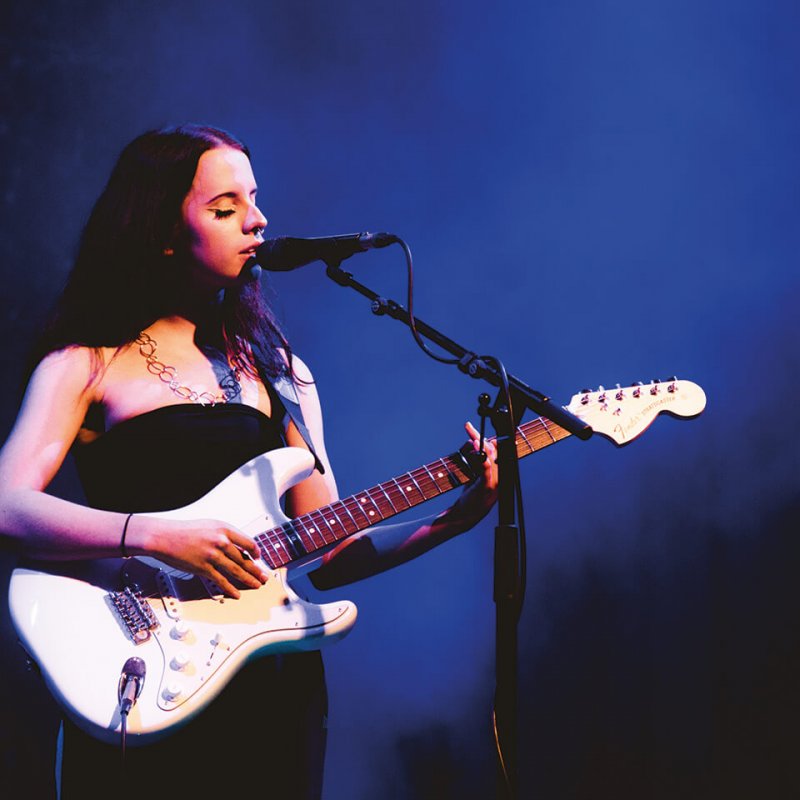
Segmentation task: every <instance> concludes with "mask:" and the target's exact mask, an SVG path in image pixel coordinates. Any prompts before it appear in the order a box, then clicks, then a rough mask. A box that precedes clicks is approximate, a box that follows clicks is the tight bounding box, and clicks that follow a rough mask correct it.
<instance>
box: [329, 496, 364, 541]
mask: <svg viewBox="0 0 800 800" xmlns="http://www.w3.org/2000/svg"><path fill="white" fill-rule="evenodd" d="M339 508H344V506H343V505H342V504H341V503H338V502H337V503H331V504H330V505H329V506H327V507H326V509H321V511H322V512H324V513H325V514H327V516H326V519H327V520H328V522H331V521H332V522H333V523H334V525H335V527H334V531H333V532H334V535H335V536H336V538H337V540H338V539H344V538H345V537H347V536H349V535H350V534H351V533H355V532H356V531H357V530H358V528H357V527H356V525H355V522H353V530H348V527H347V519H346V518H345V519H344V520H342V518H341V517H340V516H339V512H338V509H339ZM348 516H349V515H348ZM351 519H352V517H351Z"/></svg>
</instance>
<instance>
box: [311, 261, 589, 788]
mask: <svg viewBox="0 0 800 800" xmlns="http://www.w3.org/2000/svg"><path fill="white" fill-rule="evenodd" d="M326 263H327V267H328V268H327V270H326V274H327V276H328V277H329V278H330V279H331V280H333V281H334V282H335V283H338V284H339V285H340V286H345V287H350V288H352V289H355V290H356V291H357V292H359V293H360V294H362V295H363V296H364V297H366V298H368V299H369V300H370V301H371V302H372V313H373V314H376V315H378V316H384V315H388V316H390V317H392V318H393V319H396V320H398V321H400V322H403V323H405V324H406V325H407V326H409V327H411V318H410V315H409V313H408V311H407V310H406V309H405V308H403V306H401V305H399V304H398V303H397V302H395V301H394V300H389V299H386V298H383V297H380V296H379V295H378V294H376V293H375V292H373V291H372V290H371V289H369V288H368V287H366V286H364V284H362V283H359V282H358V281H357V280H355V279H354V278H353V276H352V274H351V273H349V272H345V271H344V270H342V269H341V267H340V264H341V261H335V260H334V259H331V260H329V261H327V262H326ZM414 328H416V330H417V331H418V332H419V333H421V334H422V335H423V336H425V337H426V338H427V339H429V340H430V341H432V342H434V343H435V344H437V345H438V346H439V347H441V348H442V349H443V350H446V351H447V352H449V353H451V354H452V355H453V356H454V358H455V359H456V362H455V363H456V365H457V366H458V368H459V369H460V370H461V371H462V372H465V373H466V374H467V375H470V376H471V377H473V378H476V379H477V378H480V379H482V380H484V381H486V382H487V383H490V384H492V385H493V386H498V387H500V392H499V393H498V395H497V399H496V400H495V403H494V405H493V406H492V407H491V408H490V407H489V398H488V396H487V395H482V396H481V397H480V399H479V408H478V413H479V415H480V416H481V417H482V418H483V417H489V418H490V419H491V421H492V425H493V426H494V429H495V431H496V433H497V442H496V444H497V470H498V525H497V527H496V528H495V548H494V559H495V563H494V602H495V610H496V614H495V619H496V643H495V672H496V693H495V720H494V725H495V737H496V744H497V752H498V771H497V797H498V798H499V799H501V800H516V798H517V796H518V795H517V790H518V768H517V747H518V745H517V654H518V635H517V624H518V621H519V616H520V612H521V592H520V590H521V586H520V557H519V556H520V538H519V528H518V526H517V523H516V516H515V513H516V501H517V497H521V494H519V492H518V487H519V471H518V461H517V447H516V430H517V426H518V425H519V423H520V421H521V414H522V413H524V410H525V408H529V409H531V410H532V411H533V412H534V413H536V414H539V415H540V416H542V417H546V418H547V419H549V420H551V421H552V422H554V423H555V424H556V425H558V426H559V427H561V428H563V429H564V430H567V431H569V432H570V433H572V434H573V435H575V436H577V437H578V438H579V439H583V440H586V439H588V438H589V437H590V436H591V435H592V429H591V427H590V426H588V425H587V424H586V423H585V422H584V421H583V420H581V419H578V417H576V416H574V415H573V414H571V413H570V412H569V411H567V410H566V409H564V408H562V407H561V406H558V405H556V404H555V403H553V402H552V401H551V400H550V398H549V397H547V396H545V395H544V394H542V393H541V392H537V391H536V390H534V389H531V388H530V387H529V386H527V385H526V384H524V383H523V382H522V381H520V380H519V379H517V378H515V377H513V376H512V375H505V374H503V373H501V372H500V370H498V369H497V368H495V367H494V366H493V365H492V364H491V363H489V362H488V360H487V359H483V358H480V357H479V356H477V355H476V354H475V353H473V352H471V351H469V350H467V349H466V348H464V347H461V345H459V344H456V343H455V342H453V341H452V340H451V339H449V338H447V337H446V336H444V335H443V334H442V333H440V332H439V331H437V330H436V329H434V328H431V327H430V326H429V325H427V324H425V323H424V322H422V321H420V320H419V319H417V318H416V317H415V319H414ZM505 387H507V388H508V389H509V393H508V395H506V392H505V391H504V389H505ZM517 409H521V411H520V412H519V414H520V416H519V418H516V413H517V411H516V410H517ZM482 437H483V424H481V438H482Z"/></svg>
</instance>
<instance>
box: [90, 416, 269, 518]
mask: <svg viewBox="0 0 800 800" xmlns="http://www.w3.org/2000/svg"><path fill="white" fill-rule="evenodd" d="M273 408H274V409H275V412H276V414H277V419H275V418H273V417H268V416H267V415H266V414H264V413H263V412H261V411H259V410H258V409H257V408H253V407H252V406H248V405H244V404H241V403H224V404H219V405H215V406H201V405H196V404H189V403H185V404H180V405H170V406H164V407H162V408H157V409H155V410H153V411H148V412H146V413H144V414H140V415H139V416H136V417H131V418H130V419H127V420H124V421H123V422H120V423H119V424H117V425H115V426H114V427H112V428H111V429H110V430H109V431H107V432H106V433H104V434H102V435H101V436H99V437H98V438H97V439H95V440H94V441H92V442H89V443H88V444H83V445H76V446H75V448H74V455H75V463H76V466H77V469H78V474H79V476H80V479H81V483H82V484H83V489H84V492H85V494H86V500H87V502H88V503H89V505H91V506H93V507H94V508H101V509H104V510H107V511H122V512H127V513H130V512H136V513H144V512H148V511H166V510H168V509H172V508H180V507H182V506H185V505H188V504H189V503H191V502H193V501H194V500H197V499H198V498H200V497H202V496H203V495H204V494H206V493H207V492H208V491H210V490H211V489H213V488H214V487H215V486H216V485H217V484H218V483H219V482H220V481H221V480H222V479H223V478H225V477H227V476H228V475H229V474H230V473H231V472H233V471H234V470H235V469H237V468H238V467H240V466H241V465H242V464H244V463H245V462H247V461H249V460H250V459H251V458H255V456H257V455H260V454H261V453H265V452H267V451H268V450H275V449H277V448H279V447H284V446H285V440H284V437H283V424H282V417H283V413H284V412H283V407H282V406H281V405H280V404H274V405H273Z"/></svg>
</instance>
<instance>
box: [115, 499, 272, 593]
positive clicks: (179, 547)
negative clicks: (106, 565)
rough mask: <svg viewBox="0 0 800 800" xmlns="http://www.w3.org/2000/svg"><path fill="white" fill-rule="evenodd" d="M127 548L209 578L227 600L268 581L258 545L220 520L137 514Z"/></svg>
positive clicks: (131, 523) (132, 552) (131, 524)
mask: <svg viewBox="0 0 800 800" xmlns="http://www.w3.org/2000/svg"><path fill="white" fill-rule="evenodd" d="M126 549H127V551H128V552H129V553H131V554H133V555H150V556H153V557H155V558H158V559H159V560H161V561H164V562H166V563H167V564H169V565H170V566H173V567H176V568H177V569H181V570H184V571H186V572H191V573H193V574H194V575H198V576H200V577H203V578H207V579H209V580H211V581H213V582H214V583H216V584H217V586H219V588H220V589H221V590H222V591H223V592H224V593H225V594H226V595H227V596H228V597H233V598H238V597H239V595H240V591H239V587H245V588H250V589H258V588H259V587H260V586H262V585H263V584H264V583H266V582H267V574H266V572H264V571H263V570H262V569H261V567H260V566H259V559H260V557H261V553H260V552H259V550H258V545H257V544H256V543H255V542H254V541H253V540H252V539H251V538H250V537H249V536H246V535H245V534H244V533H242V532H241V531H239V530H237V529H236V528H233V527H231V526H230V525H226V524H225V523H223V522H220V521H219V520H210V519H205V520H189V521H175V520H163V519H158V518H156V517H148V516H147V515H144V514H143V515H141V516H140V515H138V514H134V515H133V517H132V518H131V519H130V522H129V523H128V532H127V537H126Z"/></svg>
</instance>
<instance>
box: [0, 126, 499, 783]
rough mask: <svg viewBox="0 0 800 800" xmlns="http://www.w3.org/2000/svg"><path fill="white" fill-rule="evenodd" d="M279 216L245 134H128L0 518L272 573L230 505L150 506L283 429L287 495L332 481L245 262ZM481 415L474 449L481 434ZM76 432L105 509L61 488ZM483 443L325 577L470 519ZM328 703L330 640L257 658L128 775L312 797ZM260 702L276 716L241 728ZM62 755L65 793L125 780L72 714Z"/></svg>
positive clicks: (45, 343) (107, 549) (28, 533)
mask: <svg viewBox="0 0 800 800" xmlns="http://www.w3.org/2000/svg"><path fill="white" fill-rule="evenodd" d="M266 224H267V220H266V219H265V218H264V216H263V214H262V213H261V211H260V210H259V209H258V207H257V205H256V183H255V179H254V177H253V172H252V168H251V164H250V158H249V152H248V150H247V149H246V148H245V147H244V145H242V144H241V143H240V142H239V141H238V140H237V139H236V138H234V137H233V136H231V135H230V134H229V133H227V132H225V131H222V130H218V129H215V128H210V127H201V126H183V127H179V128H173V129H166V130H161V131H154V132H150V133H146V134H144V135H142V136H140V137H138V138H137V139H135V140H134V141H133V142H132V143H131V144H130V145H128V147H126V148H125V150H124V151H123V152H122V154H121V156H120V158H119V161H118V162H117V165H116V166H115V168H114V170H113V172H112V175H111V177H110V180H109V183H108V185H107V187H106V189H105V190H104V192H103V194H102V195H101V196H100V198H99V200H98V201H97V203H96V205H95V208H94V210H93V212H92V215H91V217H90V219H89V222H88V223H87V226H86V228H85V230H84V233H83V237H82V240H81V246H80V249H79V251H78V256H77V259H76V262H75V266H74V268H73V271H72V273H71V276H70V278H69V281H68V283H67V286H66V288H65V291H64V293H63V296H62V297H61V299H60V301H59V304H58V306H57V308H56V311H55V313H54V315H53V317H52V320H51V323H50V325H49V326H48V327H47V329H46V331H45V333H44V335H43V336H42V338H41V341H40V342H39V343H38V345H37V348H36V350H35V357H34V363H35V364H36V366H35V368H34V369H33V372H32V375H31V378H30V381H29V384H28V388H27V391H26V394H25V398H24V400H23V403H22V407H21V409H20V412H19V416H18V419H17V421H16V424H15V426H14V428H13V430H12V433H11V435H10V437H9V439H8V441H7V442H6V444H5V446H4V447H3V449H2V451H1V452H0V487H2V488H1V489H0V530H1V531H2V534H3V537H4V538H5V539H6V540H8V541H9V542H11V543H12V545H13V546H15V547H16V548H17V549H18V551H19V552H20V553H21V554H22V555H24V556H26V557H29V558H33V559H48V560H70V559H100V558H108V557H115V558H118V557H119V556H120V555H126V556H130V555H150V556H153V557H156V558H157V559H159V560H161V561H163V562H166V563H168V564H170V565H172V566H174V567H177V568H179V569H182V570H186V571H188V572H191V573H194V574H196V575H199V576H202V577H205V578H208V579H210V580H212V581H215V582H216V583H217V584H218V585H219V587H220V588H221V590H222V591H223V592H224V593H225V594H227V595H229V596H230V597H232V598H237V597H239V595H240V588H244V587H252V588H257V587H258V586H260V585H261V584H262V583H264V582H265V581H266V579H267V575H266V573H265V572H264V570H263V569H262V567H261V566H260V562H259V560H258V559H259V552H258V549H257V547H256V545H255V543H254V542H253V541H252V539H250V537H248V536H245V535H244V534H243V533H242V532H241V531H238V530H236V529H235V528H233V527H232V526H230V525H227V524H226V523H225V522H224V521H221V520H209V519H203V520H188V521H176V520H169V521H165V520H163V519H157V518H155V517H152V516H148V513H147V512H155V511H159V510H165V509H170V508H179V507H183V506H185V505H187V504H188V503H190V502H191V501H192V500H194V499H196V498H198V497H201V496H202V495H204V494H205V493H206V492H208V491H209V490H210V489H211V488H213V487H214V486H215V485H216V484H217V483H219V482H220V480H222V479H223V478H224V477H225V476H226V475H228V474H229V473H230V472H232V471H233V470H234V469H236V468H237V467H238V466H240V465H241V464H243V463H244V462H246V461H248V460H250V459H251V458H253V457H255V456H256V455H258V454H260V453H262V452H265V451H267V450H270V449H274V448H278V447H282V446H284V445H293V446H297V447H303V448H307V449H310V450H311V452H312V453H313V454H314V456H315V463H316V468H315V469H314V471H313V472H312V474H311V475H310V476H309V477H308V478H306V479H305V480H303V481H302V482H300V483H299V484H297V485H296V486H294V487H293V488H291V489H290V490H289V491H288V493H287V496H286V504H287V512H288V513H290V514H291V515H299V514H303V513H306V512H308V511H311V510H313V509H315V508H318V507H320V506H322V505H326V504H328V503H330V502H332V501H333V500H335V499H336V497H337V495H336V483H335V481H334V478H333V473H332V470H331V468H330V464H329V462H328V457H327V454H326V452H325V444H324V440H323V430H322V416H321V412H320V406H319V400H318V396H317V393H316V390H315V387H314V382H313V378H312V376H311V374H310V372H309V370H308V369H307V367H306V366H305V365H304V364H303V363H302V362H301V361H300V359H299V358H297V357H296V356H294V355H293V354H292V352H291V349H290V347H289V345H288V342H287V341H286V339H285V338H284V336H283V335H282V333H281V332H280V330H279V328H278V326H277V324H276V323H275V320H274V318H273V317H272V315H271V314H270V312H269V310H268V309H267V308H266V307H265V306H264V304H263V300H262V297H261V293H260V290H259V287H258V284H257V282H255V281H252V280H247V279H246V277H243V275H246V271H244V272H243V268H244V267H245V265H246V263H247V262H248V260H249V259H250V258H251V256H252V254H253V252H254V250H255V248H256V247H257V246H258V245H259V243H260V242H261V241H262V235H263V231H264V228H265V226H266ZM467 430H468V433H469V435H470V437H471V439H472V441H473V442H474V443H475V444H474V446H475V447H476V449H477V442H478V436H477V432H476V431H475V429H474V428H473V427H472V426H471V425H468V426H467ZM71 448H73V449H74V453H75V457H76V463H77V465H78V469H79V474H80V476H81V480H82V482H83V485H84V489H85V493H86V497H87V500H88V503H89V506H82V505H79V504H76V503H72V502H68V501H65V500H62V499H58V498H55V497H52V496H50V495H47V494H45V488H46V487H47V485H48V483H49V482H50V480H51V479H52V478H53V476H54V475H55V474H56V472H57V471H58V469H59V468H60V466H61V464H62V462H63V460H64V458H65V456H66V455H67V453H68V451H69V450H70V449H71ZM486 450H487V454H488V456H489V457H488V458H487V459H486V460H485V462H484V468H483V474H482V476H481V478H480V480H478V481H475V482H474V483H473V484H471V485H470V487H468V488H467V490H465V492H464V493H463V494H462V495H461V497H460V498H459V500H458V501H457V502H456V503H455V505H454V506H453V507H452V508H451V509H449V510H448V511H446V512H444V513H443V514H441V515H439V516H438V517H437V518H436V519H434V520H431V521H427V522H423V523H419V522H416V523H406V524H400V525H391V526H383V527H381V528H379V529H370V530H368V531H364V532H363V533H362V534H359V535H356V536H354V537H352V538H351V539H348V540H346V541H345V542H344V543H342V544H340V545H339V546H337V547H336V548H335V549H334V550H332V551H330V552H328V553H327V554H326V556H325V558H324V560H323V563H322V566H321V567H320V568H319V569H318V570H317V571H316V572H315V573H314V574H313V575H312V581H313V582H314V583H315V585H316V586H317V587H319V588H329V587H333V586H337V585H340V584H341V583H344V582H349V581H352V580H358V579H360V578H363V577H366V576H368V575H372V574H375V573H376V572H379V571H381V570H383V569H386V568H388V567H391V566H394V565H395V564H399V563H401V562H403V561H405V560H408V559H409V558H412V557H414V556H416V555H418V554H419V553H422V552H424V551H426V550H428V549H430V548H431V547H433V546H435V545H436V544H439V543H440V542H443V541H445V540H446V539H448V538H451V537H452V536H454V535H456V534H458V533H461V532H463V531H465V530H467V529H468V528H470V527H471V526H472V525H474V524H475V523H476V522H477V521H478V520H479V519H480V518H481V517H483V516H484V515H485V514H486V513H487V512H488V510H489V509H490V507H491V505H492V503H493V502H494V499H495V493H496V470H495V467H494V450H493V448H492V446H491V444H490V443H488V444H487V446H486ZM265 681H267V682H271V683H273V684H275V685H279V686H281V687H282V690H281V691H278V692H275V693H273V694H271V696H270V698H265V697H264V696H263V692H260V691H258V690H256V689H255V688H254V687H255V686H256V682H257V684H258V686H259V687H260V686H263V685H264V683H265ZM276 697H277V698H278V699H277V700H276V699H275V698H276ZM281 698H282V699H281ZM324 715H325V693H324V679H323V676H322V669H321V662H320V659H319V656H318V654H317V653H306V654H299V655H296V656H292V657H288V656H287V657H273V658H268V659H261V660H259V661H256V662H254V663H253V664H251V665H248V666H247V667H245V668H244V669H243V670H242V671H241V672H240V673H239V675H238V676H237V677H236V678H235V679H234V680H233V681H232V682H231V684H230V685H229V686H228V687H227V688H226V690H225V691H224V692H223V694H222V695H221V697H220V698H218V699H217V700H216V701H214V702H213V703H212V704H211V705H210V706H209V707H208V709H207V710H206V711H204V712H203V713H202V714H201V715H200V716H199V717H198V718H197V720H196V721H194V722H192V723H190V724H189V725H187V726H186V728H185V729H182V730H181V731H179V732H178V733H176V734H174V735H173V736H171V737H169V738H167V739H165V740H163V741H162V742H160V743H158V744H156V745H152V746H149V747H142V748H135V749H129V750H128V754H127V768H126V775H127V777H126V786H127V787H128V788H130V789H132V790H133V791H139V790H141V791H146V792H147V793H148V794H149V796H151V797H153V796H160V795H162V794H163V795H164V796H166V795H167V793H168V792H174V791H186V790H187V789H191V788H192V787H193V786H196V787H197V789H196V790H197V791H199V792H201V793H202V794H201V796H211V792H212V790H214V791H216V790H219V791H226V790H227V791H231V790H241V789H242V788H243V786H245V785H246V786H257V787H263V788H264V789H265V790H266V789H268V790H269V791H270V792H272V793H275V794H276V796H281V797H295V796H296V797H318V796H319V792H320V786H321V776H322V754H323V749H324ZM254 719H255V720H265V719H272V720H276V719H280V721H281V725H280V728H279V729H276V728H275V727H274V726H272V725H267V726H264V727H265V730H259V731H258V733H257V734H255V735H253V734H250V733H248V734H247V735H244V732H245V731H247V730H248V729H249V728H250V727H252V721H253V720H254ZM187 755H188V756H189V758H190V759H191V761H192V762H193V763H194V767H193V768H187V767H186V765H185V763H184V762H185V760H186V757H187ZM198 757H199V758H198ZM203 760H204V761H203ZM63 764H64V767H63V774H62V796H63V797H65V798H68V797H88V796H93V795H94V794H99V793H100V792H103V793H104V795H108V794H112V793H113V791H115V788H114V787H118V786H119V771H118V769H119V756H118V753H116V752H115V751H114V749H113V748H111V747H109V746H107V745H102V744H99V743H97V742H95V741H94V740H93V739H90V738H89V737H87V736H85V735H84V734H82V733H80V732H79V731H77V729H74V728H73V727H72V726H71V725H70V724H69V723H66V725H65V740H64V760H63ZM179 765H182V766H179ZM199 765H201V766H199ZM156 775H157V776H158V780H157V781H155V782H154V776H156ZM137 787H139V788H137Z"/></svg>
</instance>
